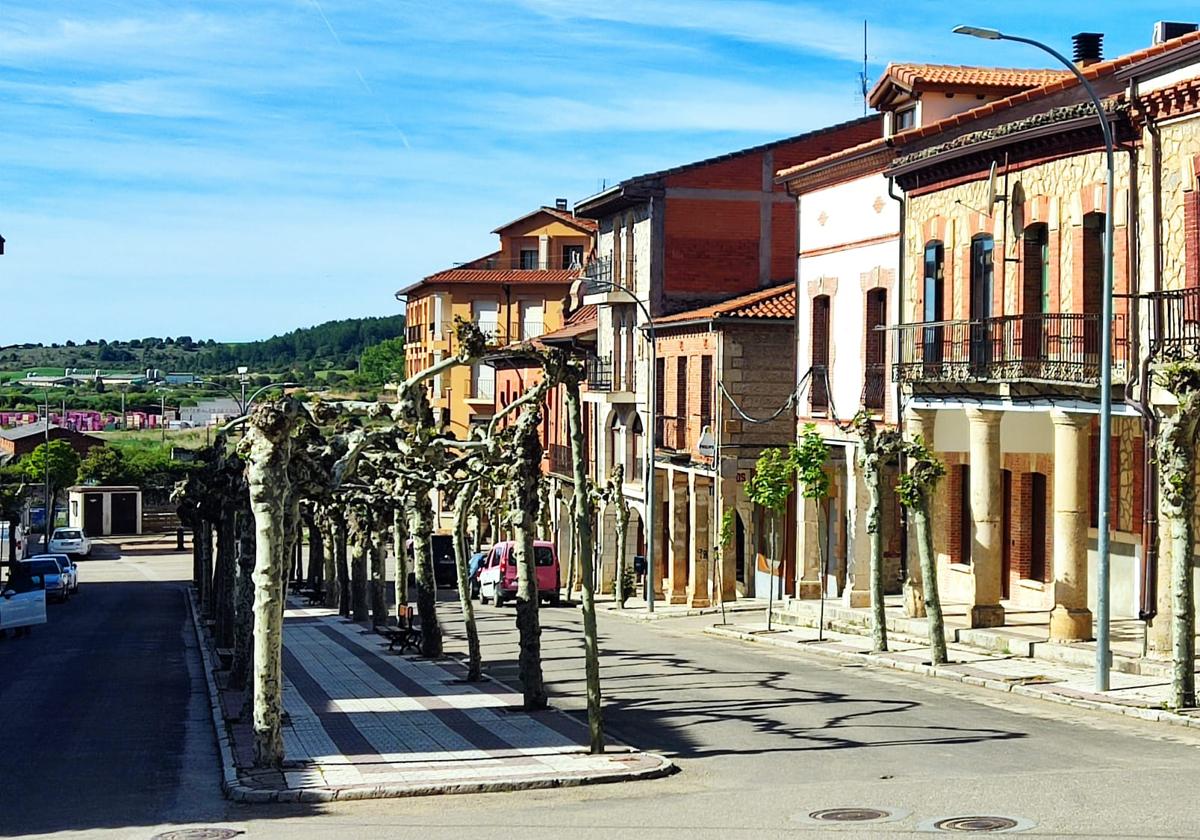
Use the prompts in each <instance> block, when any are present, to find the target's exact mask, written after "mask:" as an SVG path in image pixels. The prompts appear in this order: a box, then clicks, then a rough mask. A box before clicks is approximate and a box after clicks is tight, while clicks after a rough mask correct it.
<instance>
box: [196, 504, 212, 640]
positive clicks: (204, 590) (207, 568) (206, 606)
mask: <svg viewBox="0 0 1200 840" xmlns="http://www.w3.org/2000/svg"><path fill="white" fill-rule="evenodd" d="M196 535H197V537H198V538H199V541H200V578H201V580H203V581H204V586H203V587H201V589H200V612H201V615H203V616H204V618H205V619H210V618H212V617H213V600H214V599H213V594H214V593H213V561H212V560H213V558H212V555H213V527H212V523H211V522H209V521H208V520H207V519H204V518H200V519H199V520H198V521H197V523H196Z"/></svg>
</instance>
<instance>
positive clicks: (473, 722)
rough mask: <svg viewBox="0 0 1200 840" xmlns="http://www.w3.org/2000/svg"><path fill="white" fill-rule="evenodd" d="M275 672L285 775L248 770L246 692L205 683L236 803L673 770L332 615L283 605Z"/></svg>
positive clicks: (220, 677)
mask: <svg viewBox="0 0 1200 840" xmlns="http://www.w3.org/2000/svg"><path fill="white" fill-rule="evenodd" d="M203 647H204V648H205V650H206V655H207V649H208V645H204V646H203ZM514 653H515V652H514ZM210 661H211V660H210ZM283 665H284V693H283V697H284V710H285V712H286V715H287V719H286V721H285V725H284V730H283V737H284V751H285V756H286V763H285V766H284V769H283V771H282V772H278V771H256V770H253V769H251V767H252V764H253V747H252V736H251V729H250V724H249V722H248V721H242V720H240V719H238V717H239V714H240V712H241V709H242V705H243V702H244V694H243V693H242V692H234V691H232V690H230V689H228V688H225V687H224V682H225V681H224V676H225V675H224V673H217V674H216V675H215V677H216V680H215V681H214V682H210V689H217V690H218V691H219V694H220V701H221V702H220V707H221V713H222V714H223V717H224V718H225V720H226V721H228V725H227V726H226V725H224V723H223V724H222V725H221V726H218V732H219V733H220V732H221V731H222V730H224V731H225V732H226V733H227V734H228V736H229V738H228V741H226V742H225V743H223V744H222V753H223V756H225V757H226V763H227V764H233V765H236V767H235V768H231V767H228V766H227V767H226V784H225V787H226V789H227V791H228V792H229V794H230V796H231V798H233V799H238V800H241V801H250V802H254V801H306V802H308V801H328V800H332V799H367V798H380V797H391V796H414V795H422V794H433V793H466V792H474V791H496V790H515V789H520V788H534V787H559V786H565V785H578V784H586V783H597V782H610V781H624V780H632V779H638V778H652V777H657V776H662V775H666V774H668V773H670V772H672V771H673V770H674V767H673V765H672V764H671V762H670V761H668V760H667V759H665V758H662V757H660V756H657V755H652V754H648V753H642V752H636V751H633V750H631V749H630V748H629V747H626V746H624V745H621V744H616V743H610V745H609V747H608V752H606V753H605V754H603V755H599V756H593V755H590V754H588V751H587V746H586V745H587V743H588V734H587V728H586V726H585V725H584V724H583V723H582V722H580V721H579V720H577V719H576V718H574V717H571V716H568V715H566V714H564V713H562V712H558V711H555V710H553V709H550V710H546V711H541V712H536V713H526V712H524V711H522V710H521V695H520V694H519V693H517V692H515V691H513V690H512V689H510V688H508V687H507V686H505V685H502V684H501V683H499V682H496V681H494V680H490V679H489V680H485V681H483V682H480V683H467V682H466V681H465V677H466V668H465V667H464V666H463V665H461V664H460V663H459V662H458V661H457V660H455V659H442V660H437V661H432V660H425V659H421V658H419V657H416V656H400V655H396V654H391V653H389V652H388V651H387V647H386V642H385V640H384V639H383V638H382V637H380V636H379V635H377V634H376V633H374V632H373V631H371V630H368V629H365V628H364V627H362V626H360V625H358V624H354V623H352V622H349V621H345V620H343V619H341V618H339V617H338V616H337V615H336V614H335V613H333V611H331V610H325V609H304V608H299V607H298V606H294V605H291V606H290V607H289V609H288V610H287V611H286V613H285V629H284V651H283ZM209 672H210V674H211V673H212V672H211V668H210V669H209ZM218 686H220V688H219V689H218V688H217V687H218Z"/></svg>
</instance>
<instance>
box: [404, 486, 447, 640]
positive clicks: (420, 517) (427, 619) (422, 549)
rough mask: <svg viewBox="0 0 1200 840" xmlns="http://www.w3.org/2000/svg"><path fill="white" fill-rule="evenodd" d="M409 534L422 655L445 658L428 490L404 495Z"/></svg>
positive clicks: (431, 509) (416, 489)
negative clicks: (431, 549) (431, 546)
mask: <svg viewBox="0 0 1200 840" xmlns="http://www.w3.org/2000/svg"><path fill="white" fill-rule="evenodd" d="M405 501H406V504H405V506H404V507H405V510H406V513H407V516H408V532H409V535H410V536H411V537H412V542H413V566H414V567H415V568H416V573H417V614H418V615H419V616H420V617H421V655H422V656H426V657H431V658H432V657H437V656H441V655H442V627H441V625H440V624H438V618H437V581H436V579H435V578H434V575H433V555H432V554H431V553H430V545H429V542H430V538H431V537H432V535H433V506H432V505H431V504H430V502H429V493H428V490H427V488H424V487H421V488H415V489H414V490H413V491H412V492H408V493H405Z"/></svg>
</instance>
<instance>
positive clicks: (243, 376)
mask: <svg viewBox="0 0 1200 840" xmlns="http://www.w3.org/2000/svg"><path fill="white" fill-rule="evenodd" d="M237 372H238V379H240V380H241V381H242V401H241V402H240V403H238V411H239V412H240V413H241V414H245V413H246V380H247V379H248V378H249V377H248V376H247V374H249V372H250V368H248V367H246V366H245V365H240V366H239V367H238V369H237Z"/></svg>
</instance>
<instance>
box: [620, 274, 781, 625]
mask: <svg viewBox="0 0 1200 840" xmlns="http://www.w3.org/2000/svg"><path fill="white" fill-rule="evenodd" d="M795 319H796V286H795V284H794V283H793V282H790V281H789V282H786V283H782V284H778V285H775V286H771V287H769V288H766V289H761V290H759V291H755V292H751V293H749V294H745V295H739V296H737V297H734V298H731V299H729V300H726V301H724V302H722V303H717V304H709V305H707V306H702V307H697V308H695V309H689V310H686V311H683V312H677V313H675V314H673V315H667V316H663V317H661V318H656V319H655V321H654V328H655V331H656V334H657V339H656V345H657V350H658V353H657V356H658V360H657V364H658V381H659V383H660V385H659V391H658V394H657V406H656V409H657V410H656V412H655V414H656V417H657V419H658V427H659V428H658V448H659V452H660V455H661V461H662V463H661V464H660V465H659V467H658V477H659V479H660V481H661V487H662V498H663V502H662V514H663V515H662V519H661V520H660V522H661V524H662V531H661V539H662V545H663V546H665V550H664V551H663V552H662V554H661V555H660V559H659V564H660V565H659V567H658V568H657V569H656V570H655V571H656V574H655V580H658V579H660V578H661V579H663V580H664V581H665V583H664V587H663V588H664V592H665V593H666V594H667V595H668V597H669V598H670V600H671V601H672V602H675V601H683V602H685V603H687V604H689V605H691V606H693V607H706V606H709V605H710V604H711V603H713V601H714V600H715V599H716V594H717V593H718V592H720V593H721V595H722V596H723V598H724V600H727V601H728V600H733V599H735V598H737V597H738V596H745V595H748V594H751V593H752V592H753V591H754V578H755V574H756V569H757V570H758V571H759V572H761V573H762V574H763V575H766V574H767V570H768V569H769V566H768V565H767V559H766V558H767V557H769V556H770V555H771V551H770V547H769V546H768V545H767V540H768V535H769V533H770V528H769V527H768V526H769V522H768V521H767V514H766V512H765V511H764V510H762V509H761V508H758V507H756V506H755V505H754V503H753V502H751V501H750V500H749V498H747V496H746V492H745V489H746V484H745V483H746V480H747V479H748V478H749V476H750V475H751V474H752V473H753V470H754V464H755V461H756V460H757V458H758V456H759V454H760V453H761V452H762V450H763V449H765V448H767V447H770V446H787V445H788V444H789V443H791V441H792V439H793V436H794V434H795V418H794V415H793V413H792V412H791V411H783V412H782V413H779V414H778V416H775V417H774V418H772V419H769V420H768V422H763V423H754V422H750V421H749V420H747V419H746V416H748V417H752V418H755V419H757V420H766V419H767V418H770V417H771V415H773V414H776V412H777V410H778V409H779V407H780V406H782V405H784V404H785V403H787V401H788V397H789V395H790V394H791V393H792V390H793V387H794V381H793V377H794V375H795V360H794V359H793V357H792V354H791V353H789V352H788V351H787V350H788V348H789V347H790V346H791V343H792V334H793V330H794V327H795ZM726 395H727V396H726ZM734 404H736V405H737V407H738V408H739V409H740V410H741V412H744V414H745V415H746V416H743V414H739V413H738V412H737V411H736V410H735V409H734V408H733V405H734ZM635 420H636V418H635ZM634 432H635V433H637V434H640V427H637V428H635V429H634ZM607 433H608V434H610V435H612V436H613V440H612V442H611V443H610V445H609V449H610V450H611V449H617V450H620V449H621V448H622V447H624V448H626V449H632V450H637V449H638V448H639V446H638V444H636V443H631V442H629V441H627V440H624V439H623V437H618V436H625V435H626V433H625V432H624V431H623V430H621V429H620V428H619V427H613V428H610V429H609V430H608V432H607ZM629 454H630V455H632V454H633V453H632V452H630V453H629ZM633 463H634V465H635V467H636V470H637V475H638V476H640V474H641V461H640V459H634V460H633ZM725 511H732V512H733V514H734V532H733V535H732V536H733V542H732V544H731V545H730V546H729V547H728V548H727V549H726V550H725V551H724V552H723V554H722V558H721V559H722V562H721V564H720V567H719V568H718V567H716V564H715V562H714V560H715V558H714V557H712V554H711V552H712V546H713V545H715V544H716V542H717V533H718V532H717V530H716V529H717V528H719V525H718V523H719V522H720V521H721V516H723V515H724V512H725ZM718 512H720V513H719V515H718ZM794 522H795V517H794V516H786V517H785V523H788V524H794ZM783 532H784V535H785V539H784V543H785V545H784V549H785V557H794V556H795V551H794V548H793V547H792V546H791V540H793V539H794V528H792V527H785V528H784V529H783ZM789 565H790V564H789ZM784 577H785V579H789V580H790V579H792V576H791V575H790V574H785V575H784Z"/></svg>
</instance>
